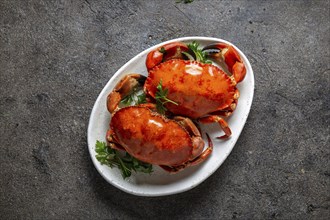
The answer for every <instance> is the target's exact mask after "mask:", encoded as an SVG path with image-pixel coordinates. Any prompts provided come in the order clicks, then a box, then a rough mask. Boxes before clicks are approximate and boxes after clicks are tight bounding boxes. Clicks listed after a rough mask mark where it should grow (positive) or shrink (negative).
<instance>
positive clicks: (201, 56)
mask: <svg viewBox="0 0 330 220" xmlns="http://www.w3.org/2000/svg"><path fill="white" fill-rule="evenodd" d="M188 47H189V49H190V50H192V52H193V53H194V54H195V57H196V61H199V62H201V63H208V64H212V61H211V60H208V59H207V55H206V53H205V52H203V51H202V50H201V49H199V48H198V47H199V43H197V42H196V41H193V42H192V43H190V44H188Z"/></svg>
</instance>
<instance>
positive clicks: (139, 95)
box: [120, 86, 147, 106]
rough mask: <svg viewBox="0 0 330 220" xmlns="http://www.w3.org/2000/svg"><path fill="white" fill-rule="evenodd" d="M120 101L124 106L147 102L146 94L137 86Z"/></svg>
mask: <svg viewBox="0 0 330 220" xmlns="http://www.w3.org/2000/svg"><path fill="white" fill-rule="evenodd" d="M120 103H121V104H122V105H124V106H131V105H138V104H142V103H147V100H146V94H145V93H144V92H143V90H142V88H140V87H139V86H137V87H135V88H134V89H133V90H132V92H131V93H130V94H128V95H127V96H125V97H124V98H123V99H122V100H121V101H120Z"/></svg>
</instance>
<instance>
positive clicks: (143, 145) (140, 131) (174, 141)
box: [110, 106, 204, 166]
mask: <svg viewBox="0 0 330 220" xmlns="http://www.w3.org/2000/svg"><path fill="white" fill-rule="evenodd" d="M110 128H111V130H112V136H113V139H114V140H115V141H116V142H117V144H119V145H120V146H121V147H123V148H124V149H125V150H126V151H127V152H128V153H129V154H130V155H132V156H134V157H135V158H137V159H139V160H141V161H144V162H147V163H151V164H156V165H166V166H177V165H182V164H184V163H185V162H188V161H190V160H192V159H194V158H195V157H196V156H197V155H200V154H201V152H202V150H203V148H204V143H203V142H201V143H200V145H197V146H198V147H197V148H194V144H193V140H192V138H191V136H190V135H189V133H188V132H187V131H186V129H184V128H183V127H182V126H181V125H180V124H179V123H177V122H176V121H174V120H170V119H167V118H165V117H164V116H162V115H160V114H158V113H155V112H152V111H151V110H150V109H148V108H144V107H138V106H131V107H126V108H122V109H120V110H118V111H117V112H115V113H114V115H113V116H112V119H111V123H110Z"/></svg>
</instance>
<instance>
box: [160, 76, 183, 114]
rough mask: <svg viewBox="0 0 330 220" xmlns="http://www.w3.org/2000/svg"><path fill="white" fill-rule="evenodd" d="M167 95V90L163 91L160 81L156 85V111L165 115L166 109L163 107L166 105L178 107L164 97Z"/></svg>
mask: <svg viewBox="0 0 330 220" xmlns="http://www.w3.org/2000/svg"><path fill="white" fill-rule="evenodd" d="M167 94H168V89H163V85H162V80H160V81H159V83H158V85H157V91H156V96H155V99H156V108H157V111H158V112H159V113H161V114H165V112H166V111H167V109H166V107H165V106H164V105H165V104H166V103H168V102H170V103H172V104H174V105H178V103H176V102H174V101H172V100H170V99H168V98H167V97H166V96H167Z"/></svg>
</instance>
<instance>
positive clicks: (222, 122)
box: [198, 115, 231, 139]
mask: <svg viewBox="0 0 330 220" xmlns="http://www.w3.org/2000/svg"><path fill="white" fill-rule="evenodd" d="M198 121H199V122H201V123H203V124H208V123H214V122H218V123H219V125H220V127H221V129H222V130H223V131H224V132H225V134H224V135H223V136H220V137H217V138H218V139H224V138H228V137H229V136H230V135H231V130H230V128H229V126H228V123H227V122H226V121H225V120H224V119H223V118H221V117H219V116H217V115H210V116H206V117H204V118H200V119H198Z"/></svg>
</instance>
